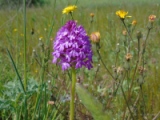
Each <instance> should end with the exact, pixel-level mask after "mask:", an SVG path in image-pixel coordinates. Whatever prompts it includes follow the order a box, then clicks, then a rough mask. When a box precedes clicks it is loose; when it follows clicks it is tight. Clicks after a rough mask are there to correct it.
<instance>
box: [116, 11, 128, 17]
mask: <svg viewBox="0 0 160 120" xmlns="http://www.w3.org/2000/svg"><path fill="white" fill-rule="evenodd" d="M127 14H128V12H126V11H124V10H119V11H117V12H116V15H118V16H119V17H120V18H121V19H124V18H125V17H126V15H127Z"/></svg>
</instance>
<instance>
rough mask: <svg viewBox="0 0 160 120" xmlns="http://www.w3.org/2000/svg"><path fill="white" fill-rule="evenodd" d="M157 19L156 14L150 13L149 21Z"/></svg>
mask: <svg viewBox="0 0 160 120" xmlns="http://www.w3.org/2000/svg"><path fill="white" fill-rule="evenodd" d="M155 19H156V16H155V15H150V16H149V17H148V20H149V22H154V21H155Z"/></svg>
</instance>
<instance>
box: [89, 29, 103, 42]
mask: <svg viewBox="0 0 160 120" xmlns="http://www.w3.org/2000/svg"><path fill="white" fill-rule="evenodd" d="M100 38H101V35H100V33H99V32H93V33H91V35H90V39H91V41H92V42H93V43H99V41H100Z"/></svg>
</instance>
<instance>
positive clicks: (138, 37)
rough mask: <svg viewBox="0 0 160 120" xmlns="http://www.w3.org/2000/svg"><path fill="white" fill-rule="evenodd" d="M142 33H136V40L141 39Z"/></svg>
mask: <svg viewBox="0 0 160 120" xmlns="http://www.w3.org/2000/svg"><path fill="white" fill-rule="evenodd" d="M142 36H143V35H142V33H141V31H137V39H140V38H142Z"/></svg>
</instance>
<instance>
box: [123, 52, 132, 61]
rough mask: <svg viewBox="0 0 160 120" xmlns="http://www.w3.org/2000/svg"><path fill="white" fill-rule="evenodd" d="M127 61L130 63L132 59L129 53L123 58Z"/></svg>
mask: <svg viewBox="0 0 160 120" xmlns="http://www.w3.org/2000/svg"><path fill="white" fill-rule="evenodd" d="M125 58H126V60H127V61H130V60H131V59H132V55H131V53H127V55H126V56H125Z"/></svg>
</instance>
